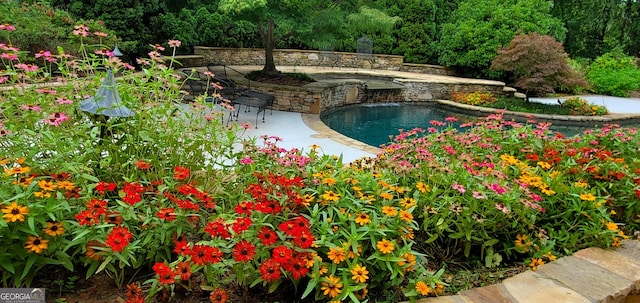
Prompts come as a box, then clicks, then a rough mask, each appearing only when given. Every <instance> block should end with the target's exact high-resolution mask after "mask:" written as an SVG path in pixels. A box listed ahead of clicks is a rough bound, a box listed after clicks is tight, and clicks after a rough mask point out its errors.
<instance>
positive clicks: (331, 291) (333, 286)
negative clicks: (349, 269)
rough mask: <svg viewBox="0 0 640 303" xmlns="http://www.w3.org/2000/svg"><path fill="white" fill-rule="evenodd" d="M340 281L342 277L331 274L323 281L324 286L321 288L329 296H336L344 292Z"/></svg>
mask: <svg viewBox="0 0 640 303" xmlns="http://www.w3.org/2000/svg"><path fill="white" fill-rule="evenodd" d="M339 282H340V278H338V277H334V276H333V275H329V276H328V277H327V278H326V281H324V282H322V287H320V290H322V291H323V293H324V295H325V296H329V297H331V298H335V297H336V296H337V295H339V294H340V293H341V292H342V285H343V284H342V283H339Z"/></svg>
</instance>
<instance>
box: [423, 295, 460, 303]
mask: <svg viewBox="0 0 640 303" xmlns="http://www.w3.org/2000/svg"><path fill="white" fill-rule="evenodd" d="M416 303H472V302H471V301H468V300H467V299H466V298H465V297H463V296H459V295H455V296H446V297H439V298H422V299H419V300H416Z"/></svg>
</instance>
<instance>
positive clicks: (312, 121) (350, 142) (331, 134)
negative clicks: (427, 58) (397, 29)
mask: <svg viewBox="0 0 640 303" xmlns="http://www.w3.org/2000/svg"><path fill="white" fill-rule="evenodd" d="M425 103H434V104H436V105H438V107H440V108H443V109H446V110H451V111H452V112H457V113H461V114H467V115H471V116H478V117H480V116H487V115H489V114H500V113H502V114H503V117H505V118H507V119H514V120H516V119H519V120H528V119H531V118H535V119H536V120H538V121H543V122H551V123H552V124H558V125H575V126H580V125H586V124H591V125H593V124H596V123H602V124H614V123H615V124H620V125H623V126H624V125H625V124H626V125H628V124H640V114H609V115H606V116H569V115H547V114H532V113H523V112H514V111H506V110H501V109H495V108H488V107H481V106H473V105H468V104H461V103H458V102H454V101H450V100H434V101H429V102H425ZM321 114H322V113H320V114H309V113H302V114H301V116H302V121H303V122H304V123H305V124H306V125H307V126H308V127H309V128H311V129H312V130H314V131H315V132H317V133H318V135H317V137H319V138H327V139H330V140H333V141H335V142H338V143H340V144H344V145H347V146H350V147H353V148H356V149H359V150H362V151H365V152H368V153H371V154H375V155H378V154H380V152H381V151H382V149H381V148H379V147H375V146H372V145H369V144H367V143H364V142H362V141H358V140H355V139H352V138H350V137H347V136H345V135H343V134H341V133H339V132H337V131H335V130H333V129H331V128H330V127H329V126H327V125H326V124H324V122H322V120H321V119H320V115H321Z"/></svg>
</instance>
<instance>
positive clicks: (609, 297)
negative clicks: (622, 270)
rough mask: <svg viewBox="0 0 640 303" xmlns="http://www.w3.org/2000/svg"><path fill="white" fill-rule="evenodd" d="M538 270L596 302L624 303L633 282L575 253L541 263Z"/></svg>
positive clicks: (542, 274)
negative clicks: (574, 254)
mask: <svg viewBox="0 0 640 303" xmlns="http://www.w3.org/2000/svg"><path fill="white" fill-rule="evenodd" d="M537 273H538V274H539V275H541V276H543V277H545V278H549V279H552V280H554V281H555V282H557V283H559V284H561V285H563V286H566V287H568V288H570V289H573V290H575V291H576V292H577V293H579V294H581V295H582V296H584V297H586V298H588V299H589V300H591V301H592V302H602V303H622V302H624V301H623V300H624V298H625V297H626V295H627V294H629V292H630V291H631V287H632V285H633V282H632V281H630V280H628V279H625V278H623V277H621V276H619V275H617V274H614V273H612V272H610V271H608V270H606V269H604V268H602V267H600V266H597V265H595V264H593V263H591V262H589V261H586V260H584V259H581V258H578V257H574V256H569V257H564V258H560V259H558V260H556V261H554V262H551V263H548V264H545V265H543V266H540V267H539V268H538V271H537Z"/></svg>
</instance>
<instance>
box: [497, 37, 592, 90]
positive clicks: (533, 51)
mask: <svg viewBox="0 0 640 303" xmlns="http://www.w3.org/2000/svg"><path fill="white" fill-rule="evenodd" d="M568 58H569V56H568V55H567V53H566V52H565V51H564V49H563V48H562V44H561V43H560V42H558V41H556V40H555V39H554V38H553V37H551V36H548V35H541V34H538V33H535V32H534V33H530V34H526V35H525V34H520V35H517V36H516V37H515V38H513V40H511V43H509V45H508V46H507V47H503V48H500V49H499V50H498V55H497V56H496V57H495V59H494V60H493V62H492V63H491V69H494V70H503V71H509V72H512V74H513V80H514V81H515V83H514V84H513V86H515V87H518V88H521V89H523V90H524V91H525V92H526V96H527V101H528V99H529V94H530V93H533V94H542V93H553V92H555V91H554V88H555V87H566V88H574V87H577V86H582V87H586V86H587V82H586V80H584V78H583V77H582V76H581V75H579V74H578V73H577V72H576V71H574V70H572V69H571V67H570V66H569V63H568Z"/></svg>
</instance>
